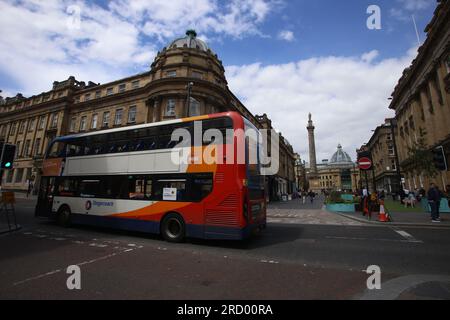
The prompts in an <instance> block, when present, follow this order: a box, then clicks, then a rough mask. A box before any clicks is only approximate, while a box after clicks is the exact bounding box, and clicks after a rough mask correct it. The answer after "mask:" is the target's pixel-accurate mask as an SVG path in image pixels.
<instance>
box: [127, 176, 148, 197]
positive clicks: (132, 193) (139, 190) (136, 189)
mask: <svg viewBox="0 0 450 320" xmlns="http://www.w3.org/2000/svg"><path fill="white" fill-rule="evenodd" d="M129 187H130V189H129V195H128V197H129V199H132V200H144V198H145V180H144V178H142V177H133V178H132V179H130V181H129Z"/></svg>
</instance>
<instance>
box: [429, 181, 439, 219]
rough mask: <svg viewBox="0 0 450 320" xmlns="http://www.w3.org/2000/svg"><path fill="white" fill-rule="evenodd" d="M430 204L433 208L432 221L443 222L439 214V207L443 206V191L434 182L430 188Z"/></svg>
mask: <svg viewBox="0 0 450 320" xmlns="http://www.w3.org/2000/svg"><path fill="white" fill-rule="evenodd" d="M428 204H429V205H430V208H431V222H436V223H439V222H441V218H440V214H439V208H440V206H441V192H440V191H439V188H438V187H437V186H436V185H435V184H434V183H431V184H430V189H429V190H428Z"/></svg>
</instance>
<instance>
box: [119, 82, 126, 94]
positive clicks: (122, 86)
mask: <svg viewBox="0 0 450 320" xmlns="http://www.w3.org/2000/svg"><path fill="white" fill-rule="evenodd" d="M126 88H127V85H126V84H125V83H122V84H120V85H119V92H125V90H126Z"/></svg>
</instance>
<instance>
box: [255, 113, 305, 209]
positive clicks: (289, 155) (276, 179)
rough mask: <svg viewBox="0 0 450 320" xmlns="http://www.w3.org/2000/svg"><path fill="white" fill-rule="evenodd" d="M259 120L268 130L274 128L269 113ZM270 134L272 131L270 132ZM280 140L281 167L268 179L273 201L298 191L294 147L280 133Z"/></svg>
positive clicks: (269, 194) (268, 187) (259, 117)
mask: <svg viewBox="0 0 450 320" xmlns="http://www.w3.org/2000/svg"><path fill="white" fill-rule="evenodd" d="M256 118H257V119H258V122H259V123H260V124H261V127H262V128H263V129H266V130H271V129H273V127H272V121H271V120H270V119H269V118H268V116H267V114H263V115H262V116H257V117H256ZM269 134H270V133H269ZM279 142H280V154H279V158H278V160H279V163H280V168H279V171H278V174H277V175H275V176H271V177H268V179H267V192H268V197H269V199H270V200H271V201H274V200H275V201H276V200H280V197H281V196H282V195H284V194H287V195H290V194H292V193H293V192H295V191H297V187H296V179H295V160H296V156H295V153H294V149H293V147H292V145H291V144H290V143H289V141H288V140H287V139H286V138H285V137H283V135H282V134H281V133H280V134H279ZM267 148H268V156H269V157H272V156H273V155H272V154H270V153H271V138H270V137H269V139H268V146H267Z"/></svg>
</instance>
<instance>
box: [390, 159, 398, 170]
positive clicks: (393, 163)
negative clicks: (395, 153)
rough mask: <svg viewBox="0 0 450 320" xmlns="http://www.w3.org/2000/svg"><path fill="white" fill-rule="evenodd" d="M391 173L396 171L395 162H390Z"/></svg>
mask: <svg viewBox="0 0 450 320" xmlns="http://www.w3.org/2000/svg"><path fill="white" fill-rule="evenodd" d="M391 166H392V171H397V164H396V163H395V160H392V161H391Z"/></svg>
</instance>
